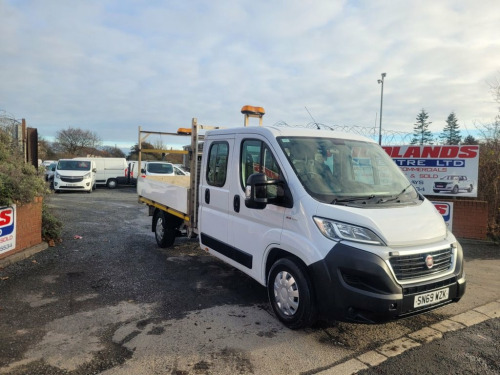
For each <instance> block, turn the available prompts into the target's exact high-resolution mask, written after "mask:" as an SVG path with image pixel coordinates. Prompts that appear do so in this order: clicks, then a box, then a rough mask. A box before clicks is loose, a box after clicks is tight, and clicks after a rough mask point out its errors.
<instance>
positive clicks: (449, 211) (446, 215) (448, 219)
mask: <svg viewBox="0 0 500 375" xmlns="http://www.w3.org/2000/svg"><path fill="white" fill-rule="evenodd" d="M432 204H433V205H434V207H436V210H437V211H438V212H439V213H440V214H441V216H443V220H444V222H445V224H446V227H447V228H448V230H449V231H450V232H451V231H452V228H453V203H452V202H434V201H433V202H432Z"/></svg>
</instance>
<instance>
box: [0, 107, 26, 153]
mask: <svg viewBox="0 0 500 375" xmlns="http://www.w3.org/2000/svg"><path fill="white" fill-rule="evenodd" d="M0 131H1V132H2V133H3V134H4V135H5V138H4V141H7V142H9V143H10V147H11V149H13V150H14V149H16V150H18V149H19V150H22V149H23V137H22V123H21V121H18V120H16V119H15V118H13V117H12V116H10V115H8V114H7V113H6V112H5V111H0Z"/></svg>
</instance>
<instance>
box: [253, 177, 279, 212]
mask: <svg viewBox="0 0 500 375" xmlns="http://www.w3.org/2000/svg"><path fill="white" fill-rule="evenodd" d="M280 183H281V182H280V181H278V180H268V179H267V177H266V175H265V174H264V173H254V174H252V175H250V176H248V179H247V185H246V188H245V206H246V207H248V208H254V209H257V210H263V209H264V208H266V206H267V204H268V203H271V201H274V200H275V198H269V197H268V187H269V186H278V185H279V184H280Z"/></svg>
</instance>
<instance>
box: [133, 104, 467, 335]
mask: <svg viewBox="0 0 500 375" xmlns="http://www.w3.org/2000/svg"><path fill="white" fill-rule="evenodd" d="M242 113H244V114H245V115H246V121H245V124H247V123H248V121H247V120H248V117H253V116H256V117H260V118H261V121H262V115H263V114H264V111H263V110H262V109H261V108H260V107H250V106H245V107H243V109H242ZM201 128H203V126H202V125H198V123H197V120H196V119H193V123H192V129H191V136H192V138H191V144H192V147H191V150H197V149H198V147H195V145H198V142H199V141H200V140H201V139H203V141H204V144H203V156H202V157H201V156H200V155H197V154H194V153H193V154H190V155H189V156H190V160H191V171H196V170H200V173H199V177H198V173H191V175H190V176H173V177H171V178H168V177H164V178H157V177H155V176H151V177H140V178H139V180H138V186H137V190H138V194H139V201H141V202H143V203H146V204H147V205H148V206H149V214H150V215H151V216H152V218H153V221H152V230H153V231H154V232H155V236H156V241H157V243H158V245H159V246H161V247H166V246H170V245H172V244H173V243H174V239H175V237H176V236H178V235H179V234H181V233H182V232H185V233H186V234H187V235H193V234H197V235H198V236H199V242H200V246H201V248H202V249H203V250H205V251H207V252H209V253H211V254H213V255H214V256H216V257H218V258H220V259H222V260H223V261H225V262H227V263H229V264H231V265H233V266H234V267H236V268H238V269H239V270H241V271H243V272H244V273H246V274H247V275H249V276H250V277H252V278H254V279H255V280H257V281H258V282H259V283H260V284H262V285H263V286H265V287H266V288H267V291H268V295H269V301H270V304H271V306H272V308H273V310H274V312H275V314H276V316H277V317H278V319H279V320H280V321H281V322H282V323H283V324H284V325H286V326H287V327H290V328H293V329H297V328H301V327H305V326H308V325H311V324H312V323H313V322H314V321H315V320H316V319H322V320H343V321H351V322H361V323H379V322H386V321H390V320H395V319H399V318H403V317H407V316H411V315H413V314H418V313H422V312H426V311H429V310H432V309H435V308H437V307H439V306H443V305H445V304H448V303H451V302H457V301H458V300H459V299H460V298H461V297H462V296H463V294H464V292H465V286H466V282H465V274H464V260H463V254H462V248H461V246H460V244H459V243H458V242H457V240H456V239H455V237H454V236H453V234H452V233H451V232H449V231H448V230H447V228H446V225H445V223H444V221H443V219H442V217H441V215H440V214H439V213H438V212H437V211H436V209H435V208H434V206H433V204H432V203H431V202H429V201H428V200H427V199H426V198H424V197H423V196H422V195H420V194H419V193H418V192H417V191H416V190H415V189H414V188H413V186H412V185H411V184H410V183H409V181H408V180H407V178H406V177H405V175H404V174H403V173H402V172H401V171H400V170H399V168H398V167H397V166H396V164H395V163H394V162H393V161H392V160H391V159H390V158H389V156H388V155H387V154H386V152H385V151H384V150H383V149H382V148H381V147H380V146H379V145H378V144H376V143H375V142H373V141H372V140H370V139H367V138H364V137H361V136H357V135H353V134H343V133H338V132H336V131H326V130H312V129H302V130H299V129H297V128H287V127H261V126H259V127H248V126H245V127H241V128H231V129H223V130H211V131H208V132H207V133H206V134H205V136H204V137H201V136H200V135H199V134H198V133H199V130H200V129H201ZM144 133H147V132H144ZM181 133H182V134H186V133H187V131H186V129H183V130H182V132H181ZM139 144H141V143H140V142H139Z"/></svg>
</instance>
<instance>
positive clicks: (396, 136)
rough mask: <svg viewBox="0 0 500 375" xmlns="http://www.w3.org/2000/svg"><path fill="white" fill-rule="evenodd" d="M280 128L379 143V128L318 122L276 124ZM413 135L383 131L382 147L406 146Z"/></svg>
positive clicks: (281, 122)
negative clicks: (329, 132)
mask: <svg viewBox="0 0 500 375" xmlns="http://www.w3.org/2000/svg"><path fill="white" fill-rule="evenodd" d="M274 126H278V127H292V128H307V129H322V130H332V131H338V132H343V133H353V134H357V135H362V136H364V137H367V138H371V139H373V140H375V141H377V142H378V136H379V134H378V128H377V127H371V128H370V127H363V126H357V125H327V124H321V123H318V122H310V123H309V124H307V125H290V124H288V123H286V122H284V121H280V122H277V123H275V124H274ZM412 137H413V133H406V132H401V131H395V130H388V129H382V145H406V144H410V142H411V140H412Z"/></svg>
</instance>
